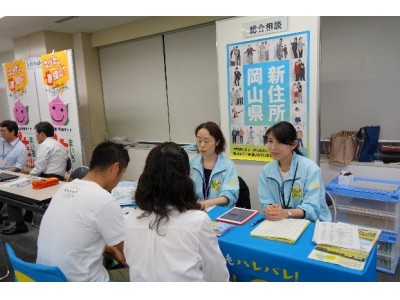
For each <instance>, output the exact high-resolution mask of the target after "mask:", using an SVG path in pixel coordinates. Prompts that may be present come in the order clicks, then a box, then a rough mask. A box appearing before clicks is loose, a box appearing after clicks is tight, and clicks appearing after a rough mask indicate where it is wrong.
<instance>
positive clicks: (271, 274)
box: [208, 206, 377, 282]
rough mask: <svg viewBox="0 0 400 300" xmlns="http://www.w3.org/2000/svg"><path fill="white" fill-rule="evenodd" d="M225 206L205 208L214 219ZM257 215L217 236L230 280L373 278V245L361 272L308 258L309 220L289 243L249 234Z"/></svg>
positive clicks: (326, 280) (374, 272) (374, 251)
mask: <svg viewBox="0 0 400 300" xmlns="http://www.w3.org/2000/svg"><path fill="white" fill-rule="evenodd" d="M225 211H227V208H224V207H220V206H217V207H215V208H214V209H212V210H211V211H209V213H208V214H209V216H210V218H211V219H212V220H215V219H216V218H217V217H218V216H219V215H221V214H222V213H224V212H225ZM261 217H262V215H261V214H259V215H257V216H255V217H254V218H252V219H251V220H250V221H249V222H247V223H246V224H244V225H237V226H236V227H235V228H233V229H232V230H230V231H229V232H227V233H226V234H224V235H223V236H221V237H219V238H218V242H219V246H220V248H221V251H222V253H223V254H224V256H225V258H226V260H227V265H228V269H229V273H230V275H231V281H288V282H290V281H308V282H317V281H324V282H332V281H341V282H345V281H352V282H355V281H364V282H366V281H376V278H377V273H376V260H377V258H376V255H377V250H376V245H375V247H374V248H373V250H372V251H371V253H370V255H369V257H368V261H367V262H366V264H365V267H364V270H363V271H358V270H353V269H350V268H345V267H342V266H339V265H334V264H330V263H325V262H321V261H316V260H313V259H310V258H308V255H309V254H310V252H311V251H312V250H313V249H314V247H315V244H314V243H313V242H312V235H313V233H314V227H315V224H314V223H311V224H310V225H309V226H308V227H307V229H306V230H305V231H304V232H303V234H302V235H301V236H300V238H299V239H298V240H297V242H296V243H295V244H293V245H290V244H285V243H280V242H275V241H270V240H265V239H261V238H256V237H251V236H250V232H251V231H252V230H253V229H254V228H255V227H251V226H250V225H251V224H252V223H253V222H254V221H256V220H258V219H260V218H261Z"/></svg>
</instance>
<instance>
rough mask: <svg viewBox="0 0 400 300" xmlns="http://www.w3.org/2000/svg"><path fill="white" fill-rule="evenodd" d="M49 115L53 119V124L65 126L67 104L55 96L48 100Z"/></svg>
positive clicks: (66, 121)
mask: <svg viewBox="0 0 400 300" xmlns="http://www.w3.org/2000/svg"><path fill="white" fill-rule="evenodd" d="M49 111H50V117H51V119H52V120H53V124H55V125H60V126H65V125H67V123H68V106H66V105H65V104H64V102H62V101H61V99H60V98H59V97H58V96H57V98H55V99H53V100H51V101H50V102H49Z"/></svg>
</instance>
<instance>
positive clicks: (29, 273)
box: [5, 243, 67, 282]
mask: <svg viewBox="0 0 400 300" xmlns="http://www.w3.org/2000/svg"><path fill="white" fill-rule="evenodd" d="M5 245H6V251H7V255H8V259H9V260H10V263H11V266H12V268H13V270H14V279H15V280H14V281H18V282H20V281H23V282H35V281H37V282H66V281H67V278H66V277H65V275H64V274H63V272H61V270H60V269H59V268H58V267H54V266H47V265H42V264H35V263H29V262H25V261H23V260H21V259H20V258H18V257H17V256H16V255H15V252H14V250H13V249H12V248H11V246H10V245H9V244H8V243H6V244H5Z"/></svg>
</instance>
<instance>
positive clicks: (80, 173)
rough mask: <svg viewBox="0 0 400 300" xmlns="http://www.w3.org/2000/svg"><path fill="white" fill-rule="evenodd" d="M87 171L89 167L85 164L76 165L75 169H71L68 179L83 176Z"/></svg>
mask: <svg viewBox="0 0 400 300" xmlns="http://www.w3.org/2000/svg"><path fill="white" fill-rule="evenodd" d="M88 171H89V167H87V166H82V167H78V168H76V169H75V170H73V171H72V173H71V175H70V176H69V180H68V181H71V180H74V179H77V178H78V179H82V178H83V177H85V176H86V174H87V172H88Z"/></svg>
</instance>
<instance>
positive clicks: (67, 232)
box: [36, 142, 129, 281]
mask: <svg viewBox="0 0 400 300" xmlns="http://www.w3.org/2000/svg"><path fill="white" fill-rule="evenodd" d="M128 163H129V155H128V151H127V150H126V149H124V147H123V145H119V144H114V143H112V142H103V143H100V144H99V145H97V147H96V148H95V149H94V151H93V155H92V159H91V161H90V165H89V172H88V173H87V174H86V176H85V177H83V178H82V179H75V180H73V181H71V182H69V183H66V184H64V185H63V186H62V187H61V188H60V189H59V190H58V191H57V192H56V194H55V195H54V196H53V198H52V199H51V202H50V204H49V207H48V208H47V210H46V212H45V213H44V215H43V218H42V221H41V224H40V229H39V237H38V241H37V245H38V248H37V259H36V262H37V263H41V264H46V265H52V266H57V267H59V268H60V269H61V271H62V272H63V273H64V274H65V276H66V278H67V279H68V281H109V280H110V279H111V280H112V281H129V279H128V271H127V269H126V268H123V269H118V270H110V271H108V272H107V270H106V268H105V267H104V266H103V252H104V251H106V252H109V253H112V254H113V255H114V258H115V259H116V260H117V261H118V263H120V264H125V257H124V254H123V244H124V217H123V213H122V210H121V208H120V206H119V202H118V200H117V199H115V198H114V197H113V196H112V195H111V191H112V189H113V188H115V187H116V186H117V184H118V182H119V181H120V180H121V178H122V176H123V174H124V173H125V171H126V168H127V166H128Z"/></svg>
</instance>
